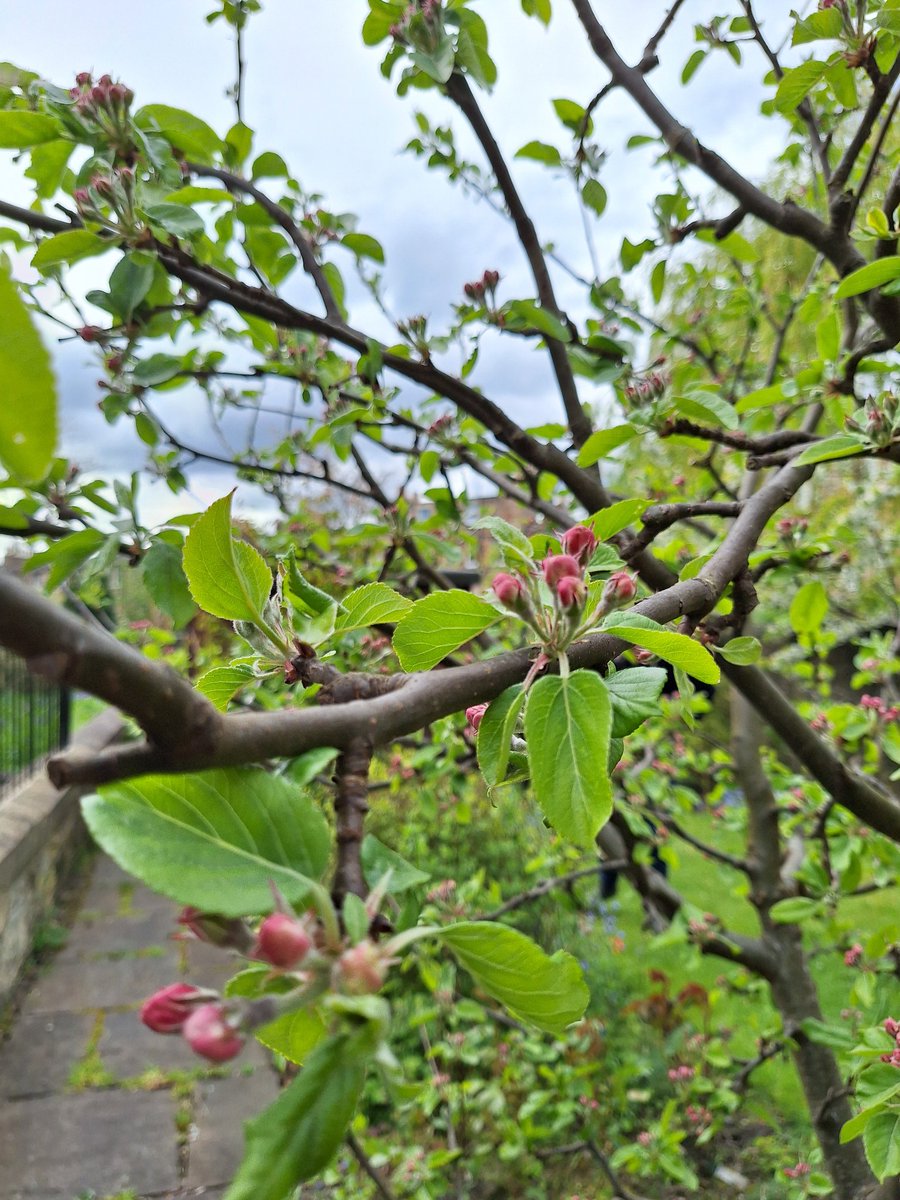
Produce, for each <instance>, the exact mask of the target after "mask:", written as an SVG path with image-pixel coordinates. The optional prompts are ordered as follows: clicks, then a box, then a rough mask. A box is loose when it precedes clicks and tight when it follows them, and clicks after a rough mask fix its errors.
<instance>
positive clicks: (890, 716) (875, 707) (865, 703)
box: [859, 696, 900, 725]
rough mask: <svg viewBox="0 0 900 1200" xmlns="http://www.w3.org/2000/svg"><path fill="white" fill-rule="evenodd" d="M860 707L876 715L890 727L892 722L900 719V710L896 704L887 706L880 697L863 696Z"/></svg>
mask: <svg viewBox="0 0 900 1200" xmlns="http://www.w3.org/2000/svg"><path fill="white" fill-rule="evenodd" d="M859 707H860V708H865V709H868V710H869V712H873V713H875V714H876V716H877V717H879V718H880V719H881V720H882V721H884V723H885V724H886V725H889V724H890V723H891V722H892V721H896V720H897V718H898V717H900V708H898V707H897V706H896V705H895V704H891V705H889V704H885V702H884V701H883V700H882V698H881V697H880V696H862V697H861V698H860V701H859Z"/></svg>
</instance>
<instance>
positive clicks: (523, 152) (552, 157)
mask: <svg viewBox="0 0 900 1200" xmlns="http://www.w3.org/2000/svg"><path fill="white" fill-rule="evenodd" d="M515 157H516V158H531V159H534V161H535V162H542V163H546V164H547V165H548V166H550V167H560V166H562V155H561V154H560V152H559V151H558V150H557V148H556V147H555V146H551V145H550V144H549V143H548V142H526V143H525V145H524V146H521V147H520V148H519V149H518V150H517V151H516V154H515Z"/></svg>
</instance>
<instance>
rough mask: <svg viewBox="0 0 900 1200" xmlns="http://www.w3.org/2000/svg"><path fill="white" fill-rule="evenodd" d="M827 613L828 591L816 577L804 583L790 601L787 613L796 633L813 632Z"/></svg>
mask: <svg viewBox="0 0 900 1200" xmlns="http://www.w3.org/2000/svg"><path fill="white" fill-rule="evenodd" d="M827 615H828V593H827V592H826V591H825V588H824V587H823V585H822V584H821V583H820V581H819V580H818V579H813V580H811V581H810V582H809V583H805V584H804V585H803V587H801V588H800V590H799V591H798V592H797V594H796V595H795V596H794V599H793V600H792V601H791V607H790V610H789V613H788V616H789V618H790V622H791V628H792V629H793V631H794V633H797V634H809V633H815V632H816V630H817V629H818V628H819V627H820V626H821V624H822V622H823V621H824V620H825V617H826V616H827Z"/></svg>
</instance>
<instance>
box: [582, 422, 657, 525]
mask: <svg viewBox="0 0 900 1200" xmlns="http://www.w3.org/2000/svg"><path fill="white" fill-rule="evenodd" d="M585 445H587V442H585ZM649 507H650V501H649V500H620V501H619V502H618V503H617V504H611V505H610V506H609V508H601V509H600V511H599V512H597V513H594V515H593V516H592V517H591V518H590V520H589V521H588V522H587V524H588V525H590V527H591V528H592V529H593V531H594V533H595V535H596V537H597V540H598V541H600V542H606V541H608V540H609V539H610V538H611V537H615V535H616V534H617V533H621V532H622V530H623V529H625V528H627V526H629V525H630V524H631V523H632V521H634V520H635V519H636V518H637V517H639V516H640V515H641V513H642V512H643V511H644V509H645V508H649Z"/></svg>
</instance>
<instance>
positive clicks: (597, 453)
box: [578, 425, 639, 467]
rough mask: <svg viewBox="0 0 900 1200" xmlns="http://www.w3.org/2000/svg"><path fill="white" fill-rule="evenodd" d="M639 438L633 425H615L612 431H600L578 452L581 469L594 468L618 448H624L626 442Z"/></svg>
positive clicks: (593, 434)
mask: <svg viewBox="0 0 900 1200" xmlns="http://www.w3.org/2000/svg"><path fill="white" fill-rule="evenodd" d="M638 436H639V435H638V430H637V429H635V428H634V426H633V425H613V426H612V427H611V428H610V429H598V430H597V432H596V433H592V434H591V436H590V437H589V438H588V440H587V441H586V442H585V443H584V445H583V446H582V447H581V450H580V451H579V452H578V465H579V467H592V466H593V465H594V463H595V462H599V460H600V459H601V458H606V456H607V455H608V454H611V453H612V452H613V450H615V449H616V448H617V447H619V446H624V444H625V443H626V442H630V441H631V439H632V438H635V437H638Z"/></svg>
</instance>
